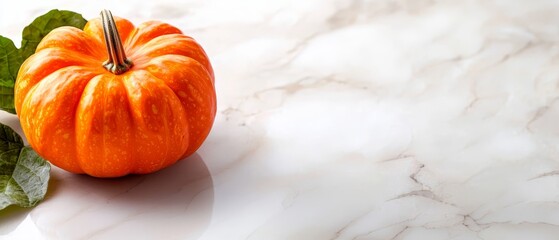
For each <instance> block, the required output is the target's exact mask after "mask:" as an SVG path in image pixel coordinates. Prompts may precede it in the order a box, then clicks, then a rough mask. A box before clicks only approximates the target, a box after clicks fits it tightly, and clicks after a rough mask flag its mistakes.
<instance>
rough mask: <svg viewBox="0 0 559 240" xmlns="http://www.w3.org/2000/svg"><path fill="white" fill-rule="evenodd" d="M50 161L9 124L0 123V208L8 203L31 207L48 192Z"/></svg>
mask: <svg viewBox="0 0 559 240" xmlns="http://www.w3.org/2000/svg"><path fill="white" fill-rule="evenodd" d="M49 173H50V164H49V163H48V162H46V161H45V160H44V159H43V158H41V157H40V156H39V155H37V153H36V152H35V151H33V149H32V148H30V147H25V146H24V144H23V141H22V139H21V137H20V136H19V135H18V134H17V133H16V132H15V131H14V130H12V129H11V128H10V127H8V126H6V125H3V124H0V210H1V209H4V208H5V207H7V206H10V205H18V206H21V207H32V206H35V204H37V203H38V202H39V201H41V200H42V199H43V198H44V197H45V194H46V192H47V186H48V181H49Z"/></svg>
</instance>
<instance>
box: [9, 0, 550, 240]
mask: <svg viewBox="0 0 559 240" xmlns="http://www.w3.org/2000/svg"><path fill="white" fill-rule="evenodd" d="M179 2H180V3H179ZM10 4H14V5H10V7H9V8H2V9H0V34H1V35H4V36H7V37H10V38H12V39H14V40H15V41H16V42H19V41H20V31H21V29H23V27H24V26H25V25H26V24H28V23H29V22H30V21H31V20H32V19H34V18H35V17H36V16H38V15H40V14H42V13H45V12H46V11H48V10H50V9H52V8H59V9H68V10H73V11H76V12H80V13H82V14H83V15H84V17H86V18H88V19H89V18H93V17H96V16H98V14H99V12H100V10H101V9H103V8H108V9H110V10H112V12H113V14H114V15H117V16H122V17H125V18H128V19H130V20H131V21H133V22H134V23H136V24H139V23H140V22H143V21H146V20H149V19H158V20H162V21H166V22H169V23H171V24H173V25H176V26H178V27H179V28H181V29H182V30H183V31H184V32H185V33H186V34H188V35H191V36H193V37H194V38H195V39H197V40H198V41H199V42H200V43H201V44H202V45H203V46H204V47H205V49H206V51H207V52H208V55H209V56H210V58H211V60H212V62H213V65H214V69H215V73H216V90H217V96H218V114H217V117H216V122H215V125H214V128H213V129H212V132H211V134H210V136H209V138H208V139H207V141H206V142H205V143H204V145H203V146H202V148H201V149H200V150H199V151H198V152H197V154H196V155H195V156H193V157H190V158H188V159H184V160H183V161H181V162H179V163H177V164H176V165H174V166H172V167H170V168H168V169H165V170H163V171H161V172H158V173H155V174H151V175H145V176H133V177H126V178H122V179H111V180H106V179H105V180H103V179H95V178H91V177H86V176H77V175H72V174H69V173H66V172H64V171H62V170H60V169H57V168H53V170H52V175H51V182H50V187H49V192H48V194H47V197H46V198H45V200H44V201H43V202H41V203H40V204H39V205H38V206H36V207H34V208H31V209H21V208H14V207H11V208H9V209H7V210H5V211H2V212H0V239H10V240H11V239H72V240H73V239H202V240H223V239H227V240H242V239H247V240H286V239H296V240H390V239H392V240H402V239H413V240H415V239H425V240H439V239H440V240H443V239H444V240H446V239H454V240H469V239H472V240H493V239H495V240H502V239H507V240H515V239H538V240H547V239H550V240H551V239H558V238H559V237H558V236H559V191H558V190H559V124H558V123H559V101H557V100H558V99H559V14H558V12H559V1H556V0H548V1H546V0H538V1H523V0H491V1H486V0H463V1H431V0H307V1H296V0H291V1H290V0H285V1H262V0H240V1H226V0H210V1H198V0H196V1H178V0H177V1H168V0H158V1H143V2H140V1H128V2H123V1H118V2H117V1H86V2H83V1H70V0H59V1H31V0H17V1H12V2H11V3H10ZM0 116H1V118H0V120H1V121H2V122H3V123H6V124H9V125H10V126H12V127H14V128H16V129H19V123H18V120H17V118H15V117H14V116H8V115H7V114H2V115H0ZM20 132H21V131H20Z"/></svg>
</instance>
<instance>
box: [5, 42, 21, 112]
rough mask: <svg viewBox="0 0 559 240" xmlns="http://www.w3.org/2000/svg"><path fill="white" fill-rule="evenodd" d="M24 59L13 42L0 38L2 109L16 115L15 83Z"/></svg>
mask: <svg viewBox="0 0 559 240" xmlns="http://www.w3.org/2000/svg"><path fill="white" fill-rule="evenodd" d="M22 62H23V59H22V58H21V55H20V54H19V52H18V49H17V48H16V46H15V45H14V43H13V42H12V40H10V39H8V38H5V37H3V36H0V109H1V110H4V111H7V112H10V113H15V112H16V111H15V108H14V83H15V82H16V77H17V72H18V71H19V67H20V66H21V63H22Z"/></svg>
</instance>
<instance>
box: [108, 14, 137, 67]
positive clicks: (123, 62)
mask: <svg viewBox="0 0 559 240" xmlns="http://www.w3.org/2000/svg"><path fill="white" fill-rule="evenodd" d="M101 21H102V22H103V35H104V36H105V43H106V45H107V51H108V52H109V59H108V60H107V61H105V62H104V63H103V67H105V69H107V71H109V72H112V73H114V74H116V75H118V74H122V73H125V72H126V71H128V69H130V68H131V67H132V65H133V64H132V62H131V61H130V60H129V59H128V58H126V54H125V53H124V47H123V46H122V41H121V40H120V34H119V33H118V29H117V28H116V23H115V20H114V18H113V14H112V13H111V11H109V10H106V9H105V10H103V11H101Z"/></svg>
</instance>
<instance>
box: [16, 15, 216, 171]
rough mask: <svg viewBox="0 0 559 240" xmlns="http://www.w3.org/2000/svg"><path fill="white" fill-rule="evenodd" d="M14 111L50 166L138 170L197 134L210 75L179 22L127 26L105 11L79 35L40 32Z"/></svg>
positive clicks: (195, 140) (194, 143) (206, 118)
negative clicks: (40, 35)
mask: <svg viewBox="0 0 559 240" xmlns="http://www.w3.org/2000/svg"><path fill="white" fill-rule="evenodd" d="M117 29H118V30H117ZM15 107H16V112H17V114H18V117H19V119H20V122H21V127H22V129H23V132H24V134H25V136H26V137H27V140H28V142H29V144H30V145H31V146H32V147H33V149H35V150H36V151H37V152H38V153H39V155H41V156H42V157H44V158H45V159H47V160H49V161H50V162H51V163H52V164H54V165H56V166H58V167H60V168H62V169H65V170H67V171H70V172H73V173H85V174H89V175H91V176H96V177H118V176H123V175H127V174H145V173H151V172H155V171H158V170H160V169H163V168H165V167H167V166H169V165H172V164H173V163H175V162H176V161H178V160H179V159H182V158H184V157H186V156H189V155H191V154H192V153H194V152H195V151H196V150H197V149H198V148H199V147H200V145H201V144H202V142H203V141H204V140H205V138H206V137H207V135H208V134H209V132H210V129H211V127H212V124H213V121H214V117H215V111H216V96H215V89H214V75H213V70H212V66H211V64H210V61H209V59H208V57H207V55H206V53H205V52H204V50H203V49H202V47H201V46H200V45H199V44H198V43H196V41H195V40H193V39H192V38H191V37H188V36H186V35H184V34H182V32H181V31H180V30H179V29H178V28H176V27H173V26H171V25H169V24H167V23H163V22H157V21H150V22H145V23H143V24H141V25H139V26H138V27H135V26H134V25H133V24H132V23H131V22H130V21H128V20H126V19H122V18H113V16H112V15H111V13H110V12H109V11H107V10H104V11H103V12H102V13H101V19H99V18H97V19H93V20H91V21H89V22H88V23H87V24H86V26H85V27H84V30H83V31H82V30H80V29H77V28H74V27H60V28H57V29H55V30H53V31H51V32H50V33H49V34H48V35H47V36H45V37H44V38H43V40H42V41H41V43H40V44H39V46H38V47H37V50H36V52H35V54H34V55H32V56H31V57H29V58H28V59H27V60H26V61H25V62H24V63H23V65H22V66H21V68H20V71H19V73H18V76H17V80H16V84H15Z"/></svg>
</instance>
